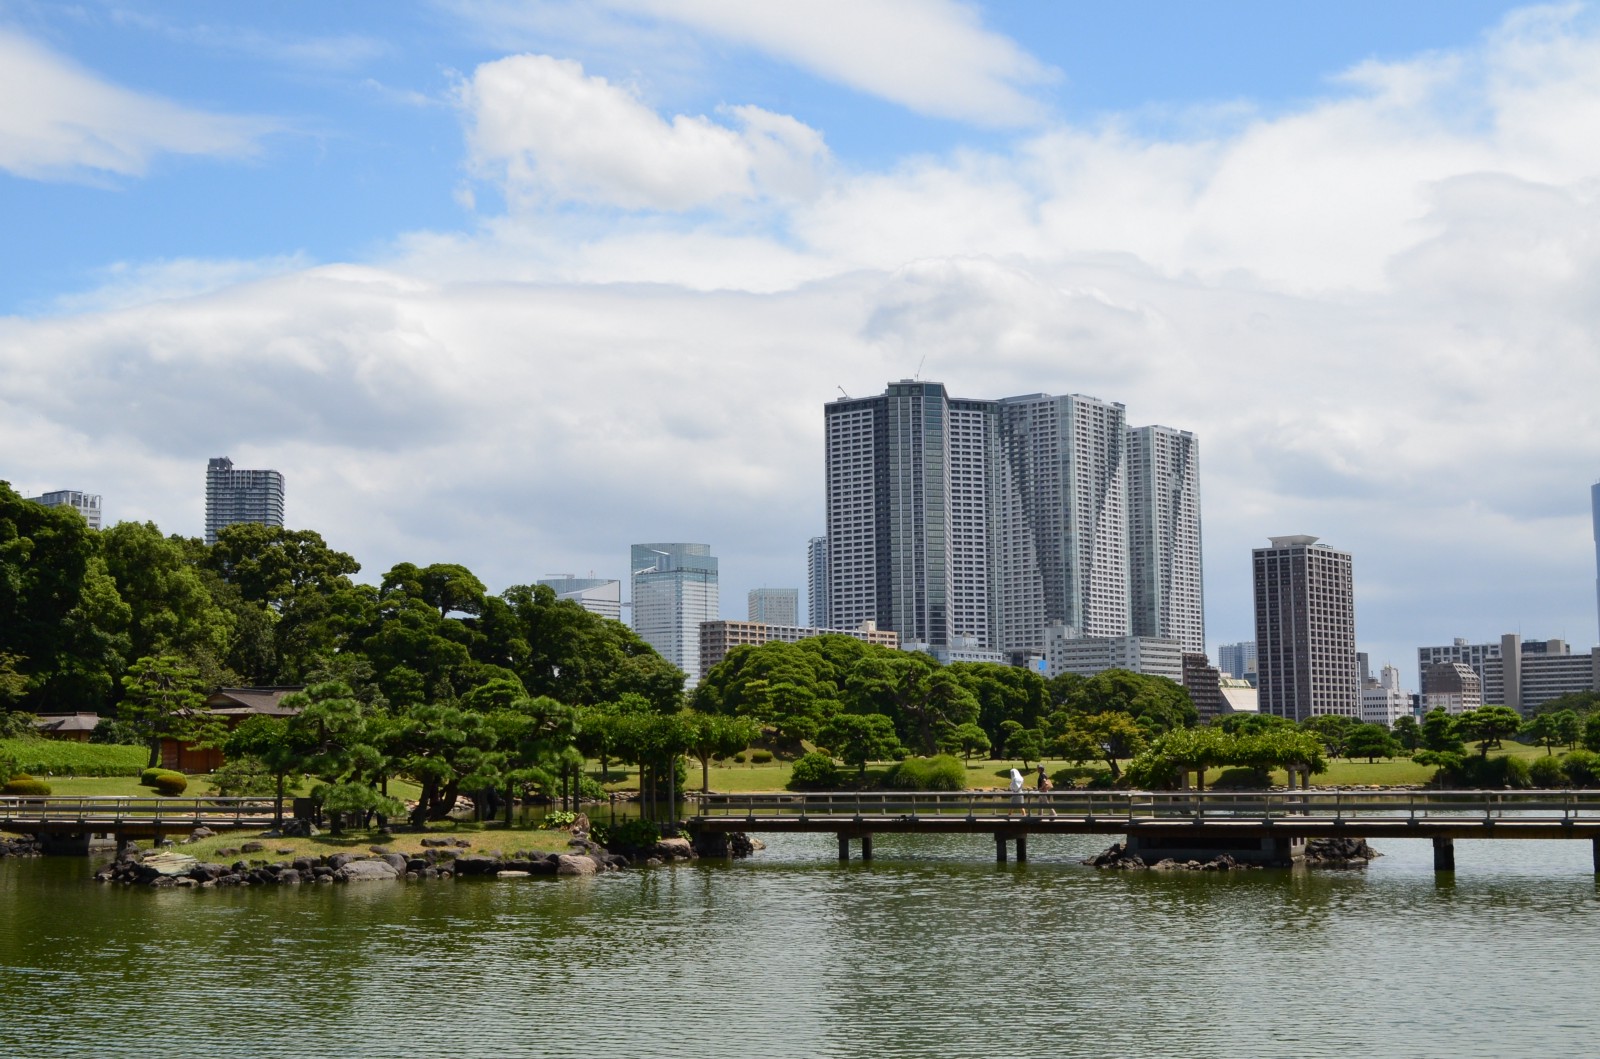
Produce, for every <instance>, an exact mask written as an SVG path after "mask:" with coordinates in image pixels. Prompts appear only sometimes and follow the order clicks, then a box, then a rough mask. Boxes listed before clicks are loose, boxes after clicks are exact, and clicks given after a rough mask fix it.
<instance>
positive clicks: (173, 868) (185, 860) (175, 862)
mask: <svg viewBox="0 0 1600 1059" xmlns="http://www.w3.org/2000/svg"><path fill="white" fill-rule="evenodd" d="M143 863H144V867H145V868H146V869H148V870H150V871H153V872H155V873H156V874H157V875H187V874H189V873H190V872H191V871H193V870H194V868H195V866H196V865H198V864H199V863H200V862H199V861H198V860H196V859H195V858H194V857H191V856H189V855H188V854H187V853H171V852H165V851H163V852H161V853H153V854H151V855H150V856H148V857H146V858H144V862H143Z"/></svg>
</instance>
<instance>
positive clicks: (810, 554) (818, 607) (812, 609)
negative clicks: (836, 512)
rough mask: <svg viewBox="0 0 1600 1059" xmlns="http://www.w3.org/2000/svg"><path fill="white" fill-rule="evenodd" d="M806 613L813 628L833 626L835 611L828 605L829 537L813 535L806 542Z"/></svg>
mask: <svg viewBox="0 0 1600 1059" xmlns="http://www.w3.org/2000/svg"><path fill="white" fill-rule="evenodd" d="M806 613H807V618H808V619H809V620H808V621H807V624H808V625H810V626H811V627H812V628H813V629H831V628H833V613H832V611H831V610H829V607H828V538H826V537H812V538H811V540H809V541H807V542H806Z"/></svg>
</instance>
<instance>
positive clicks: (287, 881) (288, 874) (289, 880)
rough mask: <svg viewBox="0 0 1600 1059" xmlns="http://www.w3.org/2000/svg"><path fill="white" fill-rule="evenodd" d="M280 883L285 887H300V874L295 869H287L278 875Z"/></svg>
mask: <svg viewBox="0 0 1600 1059" xmlns="http://www.w3.org/2000/svg"><path fill="white" fill-rule="evenodd" d="M278 882H279V884H280V885H283V886H299V885H300V873H299V871H297V870H295V869H294V868H285V869H283V870H282V871H280V872H279V873H278Z"/></svg>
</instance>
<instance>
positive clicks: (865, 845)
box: [861, 834, 872, 861]
mask: <svg viewBox="0 0 1600 1059" xmlns="http://www.w3.org/2000/svg"><path fill="white" fill-rule="evenodd" d="M861 859H862V861H869V860H871V859H872V835H871V834H866V835H862V836H861Z"/></svg>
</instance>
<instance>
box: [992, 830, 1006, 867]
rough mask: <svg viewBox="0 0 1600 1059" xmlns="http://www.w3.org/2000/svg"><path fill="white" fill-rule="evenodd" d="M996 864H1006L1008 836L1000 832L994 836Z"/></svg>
mask: <svg viewBox="0 0 1600 1059" xmlns="http://www.w3.org/2000/svg"><path fill="white" fill-rule="evenodd" d="M994 862H995V863H996V864H1004V863H1005V862H1006V836H1004V835H1002V834H1000V833H999V832H998V831H997V832H995V836H994Z"/></svg>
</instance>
